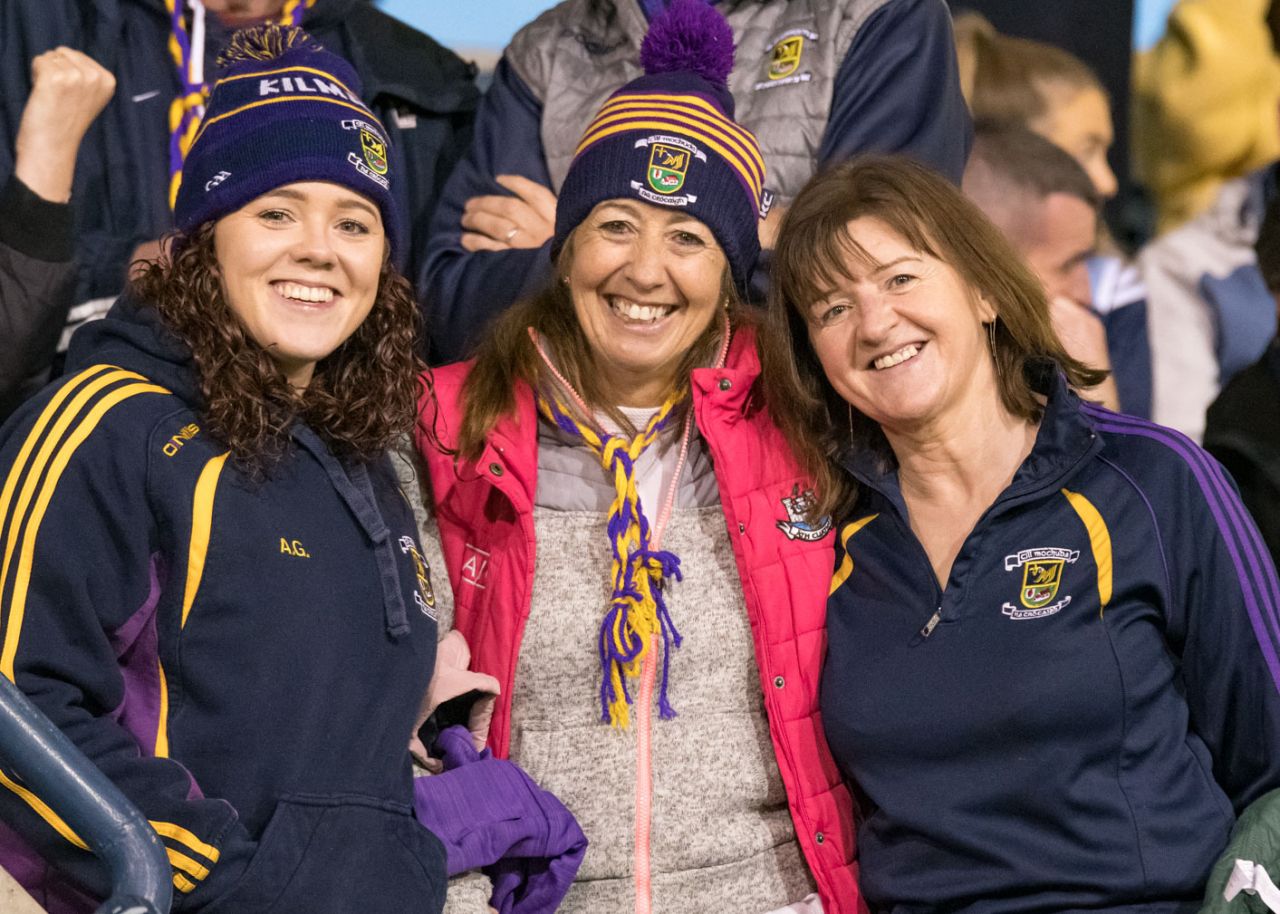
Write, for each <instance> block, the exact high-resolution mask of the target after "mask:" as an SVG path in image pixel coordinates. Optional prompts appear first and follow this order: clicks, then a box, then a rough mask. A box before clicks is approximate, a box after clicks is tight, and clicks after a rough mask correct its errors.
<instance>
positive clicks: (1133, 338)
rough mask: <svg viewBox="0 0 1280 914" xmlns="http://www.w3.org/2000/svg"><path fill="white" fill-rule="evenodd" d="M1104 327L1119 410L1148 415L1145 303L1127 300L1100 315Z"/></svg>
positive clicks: (1148, 349) (1148, 350) (1148, 344)
mask: <svg viewBox="0 0 1280 914" xmlns="http://www.w3.org/2000/svg"><path fill="white" fill-rule="evenodd" d="M1099 318H1100V319H1101V321H1102V325H1103V326H1104V327H1105V328H1106V330H1107V354H1108V355H1109V356H1110V357H1111V376H1112V377H1113V378H1114V379H1115V382H1116V392H1117V393H1118V394H1119V395H1120V411H1121V412H1124V413H1128V414H1129V415H1130V416H1137V417H1138V418H1140V419H1150V418H1151V383H1152V382H1151V340H1150V337H1149V336H1148V335H1147V302H1146V300H1145V299H1143V300H1142V301H1136V302H1130V303H1129V304H1127V305H1124V306H1123V307H1120V308H1116V309H1115V310H1113V311H1110V312H1108V313H1107V314H1101V315H1099Z"/></svg>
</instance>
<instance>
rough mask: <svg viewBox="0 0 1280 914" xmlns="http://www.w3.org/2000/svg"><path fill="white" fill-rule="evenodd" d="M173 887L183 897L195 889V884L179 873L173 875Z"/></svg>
mask: <svg viewBox="0 0 1280 914" xmlns="http://www.w3.org/2000/svg"><path fill="white" fill-rule="evenodd" d="M173 887H174V888H175V889H177V890H178V891H179V892H181V893H182V894H184V895H185V894H187V893H188V892H190V891H192V890H193V889H194V888H195V887H196V884H195V883H194V882H192V881H191V880H190V879H188V878H187V877H186V876H184V875H182V874H181V873H174V874H173Z"/></svg>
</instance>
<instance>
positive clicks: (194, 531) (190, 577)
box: [179, 451, 231, 628]
mask: <svg viewBox="0 0 1280 914" xmlns="http://www.w3.org/2000/svg"><path fill="white" fill-rule="evenodd" d="M230 454H231V452H230V451H227V453H225V454H220V455H218V456H217V457H213V458H211V459H210V460H209V462H208V463H206V464H205V465H204V469H203V470H201V471H200V478H199V479H198V480H196V493H195V496H194V498H193V499H192V504H191V542H190V544H189V545H188V547H187V585H186V589H185V590H184V591H183V594H182V621H181V622H180V623H179V628H185V627H186V624H187V615H188V614H189V613H190V612H191V606H192V604H194V603H195V601H196V594H197V593H198V592H199V590H200V579H201V578H202V577H203V576H204V562H205V559H206V558H207V557H208V554H209V530H210V528H211V527H212V525H213V498H214V495H216V494H217V491H218V477H219V476H221V475H222V468H223V466H224V465H225V464H226V462H227V457H229V456H230Z"/></svg>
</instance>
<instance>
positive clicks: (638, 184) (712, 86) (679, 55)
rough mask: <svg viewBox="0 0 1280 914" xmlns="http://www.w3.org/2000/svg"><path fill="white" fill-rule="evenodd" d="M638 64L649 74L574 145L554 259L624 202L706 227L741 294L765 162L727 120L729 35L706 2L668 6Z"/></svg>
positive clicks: (754, 247) (755, 244)
mask: <svg viewBox="0 0 1280 914" xmlns="http://www.w3.org/2000/svg"><path fill="white" fill-rule="evenodd" d="M640 62H641V64H642V65H643V66H644V70H645V74H644V75H643V76H641V77H638V78H636V79H634V80H632V81H631V82H629V83H627V84H626V85H625V86H623V87H622V88H621V89H619V90H618V91H617V92H615V93H614V94H613V95H612V96H610V98H609V100H608V101H607V102H605V103H604V106H603V107H602V108H601V109H600V111H599V113H597V114H596V117H595V120H593V121H592V122H591V125H590V126H589V127H588V128H587V132H586V133H585V134H583V137H582V141H581V142H580V143H579V144H578V149H577V152H576V154H575V155H574V159H573V162H572V163H571V164H570V165H569V173H568V174H567V175H566V176H565V180H564V186H563V187H561V189H560V197H559V200H558V201H557V203H556V230H555V236H554V237H553V238H552V240H551V256H552V258H555V257H556V256H558V255H559V253H560V249H561V248H562V247H564V243H565V240H566V239H567V238H568V237H569V233H570V232H572V231H573V229H574V228H575V227H576V226H577V225H578V224H579V223H581V222H582V220H584V219H585V218H586V217H587V215H588V214H589V213H590V212H591V210H592V209H593V208H594V207H595V206H596V204H598V203H600V202H602V201H604V200H612V199H615V198H618V197H629V198H632V199H635V200H640V201H642V202H644V203H651V204H653V205H655V206H667V207H679V208H681V209H683V210H685V211H686V212H688V213H689V214H690V215H692V216H694V217H695V218H697V219H698V220H700V221H701V222H703V223H704V224H705V225H706V226H707V227H708V228H709V229H711V232H712V234H713V235H715V237H716V240H717V241H718V242H719V243H720V246H721V247H722V248H724V252H725V256H726V257H727V258H728V260H729V269H730V270H731V271H732V273H733V279H734V283H735V284H736V285H737V286H738V289H739V290H740V291H741V292H743V293H744V294H745V292H746V286H747V281H748V280H749V278H750V276H751V270H752V269H753V268H754V266H755V263H756V259H757V258H758V257H759V254H760V241H759V235H758V234H757V232H758V228H757V223H758V220H759V218H760V203H761V193H762V190H763V187H764V158H763V157H762V156H761V155H760V145H759V143H757V142H756V138H755V136H754V135H752V133H751V131H749V130H747V129H745V128H743V127H741V126H739V125H738V124H736V123H735V122H734V120H733V96H732V95H731V94H730V92H729V87H728V84H727V80H728V78H729V72H730V71H731V70H732V69H733V30H732V29H731V28H730V27H729V23H727V22H726V21H725V20H724V17H723V16H721V15H720V13H718V12H716V10H715V9H713V8H712V7H711V5H710V4H708V3H707V2H706V0H671V3H670V5H669V6H668V7H667V9H666V10H665V11H664V12H663V13H662V14H661V15H660V16H657V17H655V18H654V20H653V22H652V23H651V24H650V26H649V33H648V34H647V35H645V38H644V43H643V44H642V45H641V47H640Z"/></svg>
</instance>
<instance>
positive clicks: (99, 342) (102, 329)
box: [67, 292, 202, 407]
mask: <svg viewBox="0 0 1280 914" xmlns="http://www.w3.org/2000/svg"><path fill="white" fill-rule="evenodd" d="M103 364H107V365H115V366H117V367H118V368H124V369H127V370H129V371H136V372H137V373H138V374H140V375H142V376H143V377H144V378H146V379H147V380H148V381H151V382H152V383H154V384H159V385H160V386H162V387H164V388H166V389H168V390H169V391H171V392H172V393H173V394H175V395H176V396H178V397H179V398H181V399H182V400H183V401H185V402H186V403H188V404H190V405H191V406H192V407H198V406H199V405H200V403H201V402H202V398H201V396H200V381H199V377H198V376H197V374H196V368H195V363H194V362H193V361H192V358H191V350H190V349H189V348H188V347H187V345H186V343H184V342H182V341H181V340H180V339H178V337H177V336H175V335H174V334H173V332H172V331H171V330H169V328H168V327H166V326H165V324H164V322H163V321H162V320H161V319H160V314H159V312H157V311H156V309H155V308H153V307H151V306H150V305H148V304H146V303H144V302H142V301H140V300H139V299H137V298H136V297H135V296H133V295H132V294H130V293H129V292H126V293H125V294H124V295H122V296H120V298H119V299H118V300H117V301H116V303H115V304H114V305H112V306H111V310H110V311H109V312H107V316H106V317H104V318H103V319H102V320H98V321H91V322H90V323H88V324H85V325H84V326H83V327H81V328H80V329H79V330H77V331H76V333H75V335H74V336H72V338H71V348H70V350H69V351H68V352H67V372H68V373H73V372H76V371H79V370H81V369H83V368H88V367H90V366H91V365H103Z"/></svg>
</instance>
